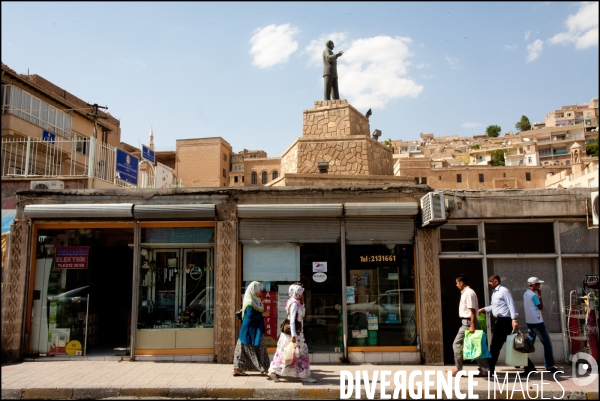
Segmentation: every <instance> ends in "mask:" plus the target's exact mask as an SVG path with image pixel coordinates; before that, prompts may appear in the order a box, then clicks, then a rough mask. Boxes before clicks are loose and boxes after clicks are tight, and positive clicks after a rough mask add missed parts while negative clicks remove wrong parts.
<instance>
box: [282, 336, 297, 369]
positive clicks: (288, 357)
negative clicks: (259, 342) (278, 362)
mask: <svg viewBox="0 0 600 401" xmlns="http://www.w3.org/2000/svg"><path fill="white" fill-rule="evenodd" d="M295 348H296V344H294V343H293V342H291V341H290V343H289V344H288V345H287V347H286V348H285V358H284V360H283V362H284V363H285V364H286V365H291V364H292V362H294V349H295Z"/></svg>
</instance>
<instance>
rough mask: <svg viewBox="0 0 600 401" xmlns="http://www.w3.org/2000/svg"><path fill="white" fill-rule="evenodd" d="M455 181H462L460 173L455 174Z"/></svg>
mask: <svg viewBox="0 0 600 401" xmlns="http://www.w3.org/2000/svg"><path fill="white" fill-rule="evenodd" d="M456 182H462V174H456Z"/></svg>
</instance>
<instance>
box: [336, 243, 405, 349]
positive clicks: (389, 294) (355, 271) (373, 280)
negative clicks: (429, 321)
mask: <svg viewBox="0 0 600 401" xmlns="http://www.w3.org/2000/svg"><path fill="white" fill-rule="evenodd" d="M346 284H347V287H346V294H345V296H346V302H347V304H348V309H347V317H348V346H350V347H352V346H354V347H364V346H367V347H368V346H414V345H416V341H417V316H416V303H415V299H416V297H415V269H414V254H413V246H412V245H393V244H389V245H349V246H347V247H346Z"/></svg>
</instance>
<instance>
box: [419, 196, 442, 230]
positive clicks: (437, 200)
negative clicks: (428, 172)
mask: <svg viewBox="0 0 600 401" xmlns="http://www.w3.org/2000/svg"><path fill="white" fill-rule="evenodd" d="M445 206H446V205H445V202H444V193H443V192H429V193H428V194H427V195H425V196H424V197H422V198H421V214H422V216H423V225H422V227H436V226H439V225H442V224H444V223H445V222H446V221H447V220H446V208H445Z"/></svg>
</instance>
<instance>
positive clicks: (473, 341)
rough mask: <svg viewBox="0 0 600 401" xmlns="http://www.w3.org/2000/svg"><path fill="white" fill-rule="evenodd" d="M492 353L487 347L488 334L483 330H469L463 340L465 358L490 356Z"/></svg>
mask: <svg viewBox="0 0 600 401" xmlns="http://www.w3.org/2000/svg"><path fill="white" fill-rule="evenodd" d="M491 356H492V355H491V354H490V351H489V349H488V347H487V336H486V334H485V332H484V331H483V330H475V332H474V333H471V332H470V331H467V332H466V333H465V340H464V342H463V359H480V358H485V359H487V358H490V357H491Z"/></svg>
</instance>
